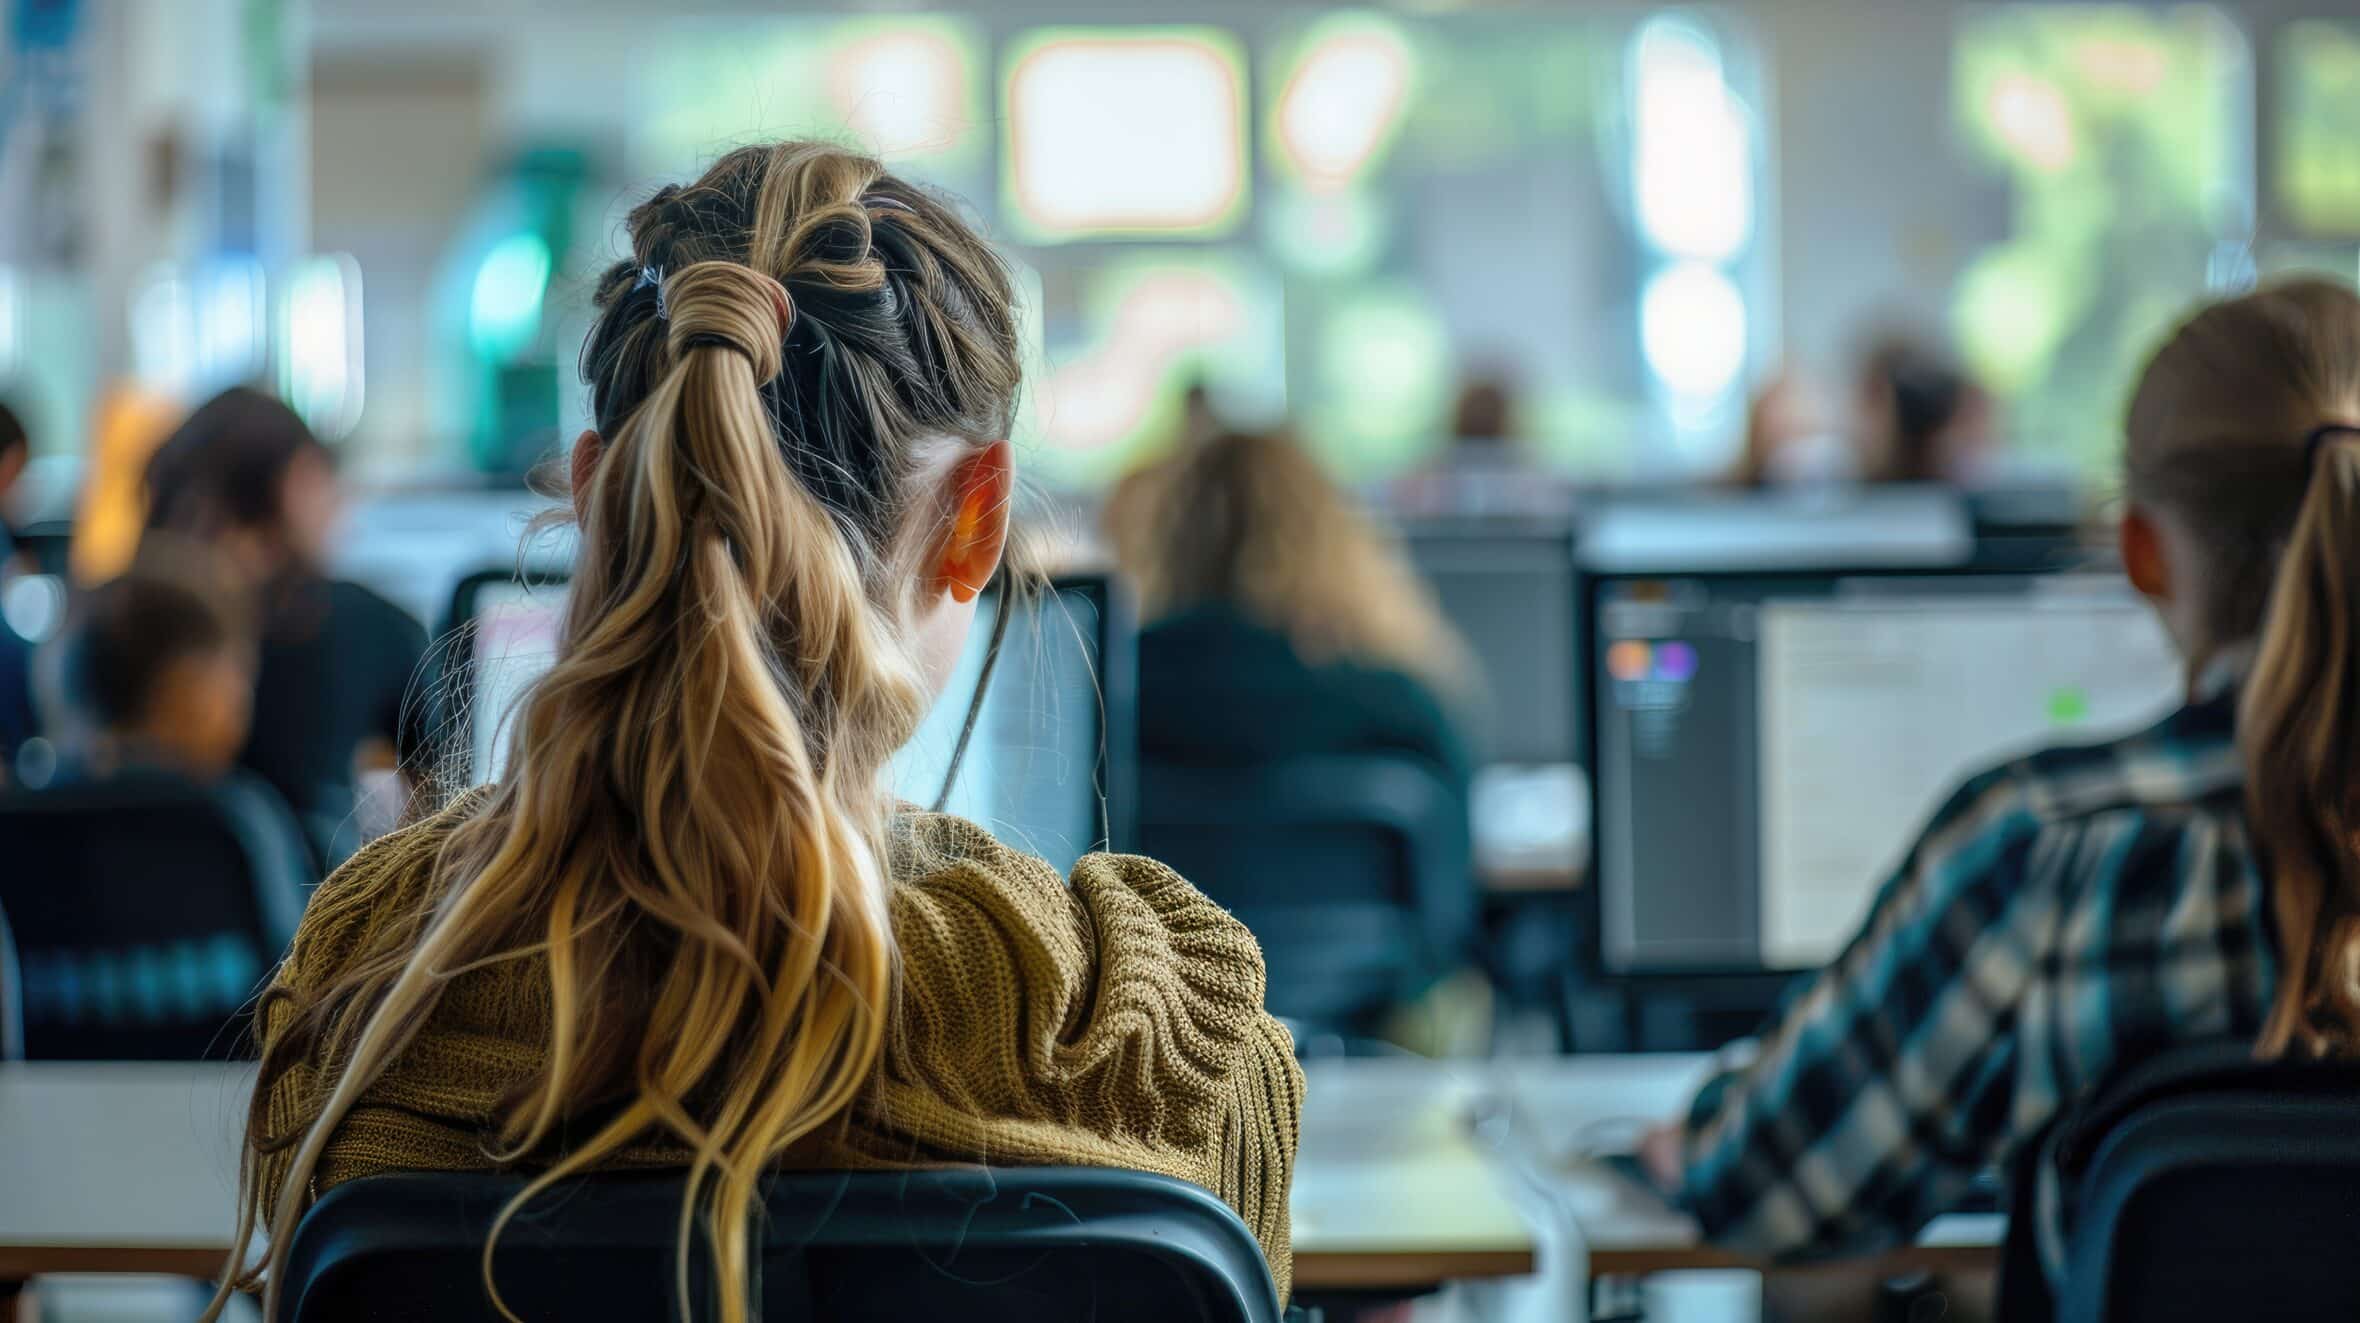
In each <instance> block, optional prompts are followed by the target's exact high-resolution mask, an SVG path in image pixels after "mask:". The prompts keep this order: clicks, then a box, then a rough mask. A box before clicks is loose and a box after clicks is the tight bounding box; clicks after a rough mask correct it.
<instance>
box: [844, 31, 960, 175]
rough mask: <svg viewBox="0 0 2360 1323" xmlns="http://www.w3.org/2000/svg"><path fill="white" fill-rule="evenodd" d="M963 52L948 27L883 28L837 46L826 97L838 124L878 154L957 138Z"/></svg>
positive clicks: (936, 145)
mask: <svg viewBox="0 0 2360 1323" xmlns="http://www.w3.org/2000/svg"><path fill="white" fill-rule="evenodd" d="M971 96H972V92H971V91H970V87H969V83H968V65H967V57H966V53H965V52H964V51H962V50H961V49H960V48H959V45H958V43H957V42H956V41H954V40H952V38H951V35H950V34H949V33H948V32H945V31H942V30H941V29H938V28H931V27H890V28H885V29H882V30H880V31H877V32H875V33H872V34H870V35H868V36H864V37H858V38H855V39H854V40H852V41H849V42H847V43H846V44H845V46H844V49H843V50H842V51H841V52H839V53H838V54H837V55H836V57H835V59H834V60H833V61H832V62H831V64H830V67H829V70H828V97H829V100H830V101H831V102H833V103H834V108H835V111H836V113H837V115H838V116H840V117H841V118H842V119H843V121H844V125H845V127H846V128H849V129H851V130H852V131H853V132H854V133H857V134H859V135H860V137H861V138H862V140H863V141H865V142H867V143H868V144H869V146H870V147H871V148H872V149H873V150H875V151H876V152H877V154H878V155H880V156H893V157H899V156H909V155H914V154H917V153H921V152H925V151H929V150H932V149H936V148H940V147H942V146H944V145H946V144H949V143H952V142H955V141H957V139H958V138H959V135H960V134H961V133H963V132H964V131H965V130H966V129H967V127H968V105H969V98H970V97H971Z"/></svg>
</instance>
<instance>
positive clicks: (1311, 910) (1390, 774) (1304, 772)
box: [1139, 755, 1480, 1035]
mask: <svg viewBox="0 0 2360 1323" xmlns="http://www.w3.org/2000/svg"><path fill="white" fill-rule="evenodd" d="M1141 787H1142V793H1141V795H1140V811H1139V840H1140V852H1141V853H1143V854H1146V855H1147V856H1149V857H1150V858H1154V859H1159V860H1161V861H1163V862H1164V863H1166V864H1169V865H1171V867H1172V868H1174V869H1175V870H1177V871H1178V872H1179V873H1180V875H1181V876H1183V877H1185V878H1187V879H1188V880H1189V881H1191V882H1193V883H1195V884H1196V886H1197V887H1198V889H1200V890H1202V891H1203V892H1204V893H1205V894H1206V895H1207V896H1209V897H1211V898H1212V899H1213V900H1214V902H1216V903H1217V904H1220V905H1221V906H1223V907H1225V908H1227V909H1228V910H1229V911H1230V912H1231V913H1233V914H1235V915H1236V916H1237V917H1238V918H1239V919H1240V920H1242V921H1244V923H1245V925H1246V926H1247V927H1248V928H1250V929H1252V930H1253V933H1254V936H1255V938H1256V940H1258V941H1259V942H1260V943H1261V944H1262V956H1263V960H1264V961H1265V963H1266V964H1267V965H1268V967H1269V971H1270V984H1269V994H1268V1004H1269V1007H1270V1010H1271V1012H1272V1013H1273V1014H1276V1015H1282V1016H1286V1017H1288V1018H1290V1019H1293V1020H1296V1021H1299V1022H1301V1023H1302V1024H1304V1025H1305V1026H1306V1027H1308V1028H1310V1029H1312V1030H1315V1031H1318V1032H1321V1033H1335V1034H1344V1035H1358V1034H1365V1033H1367V1032H1369V1031H1370V1030H1372V1029H1373V1028H1375V1027H1376V1021H1377V1020H1379V1019H1381V1018H1382V1016H1383V1014H1384V1012H1385V1011H1386V1010H1387V1009H1388V1008H1390V1007H1392V1006H1394V1005H1397V1004H1399V1002H1400V1001H1401V1000H1403V999H1404V998H1406V997H1409V996H1413V995H1415V994H1416V993H1417V992H1419V991H1421V990H1422V989H1423V988H1424V986H1425V985H1426V984H1427V983H1428V982H1430V981H1431V980H1432V979H1434V978H1437V977H1439V976H1441V975H1443V974H1445V973H1447V972H1449V971H1450V970H1451V969H1453V968H1455V967H1457V966H1458V965H1460V964H1462V963H1463V962H1464V961H1465V960H1466V959H1467V958H1468V955H1469V953H1470V947H1471V944H1472V941H1473V935H1474V931H1475V925H1476V921H1477V917H1478V906H1479V903H1480V897H1479V896H1478V895H1477V893H1476V889H1475V880H1474V872H1473V867H1472V862H1471V860H1470V857H1469V845H1468V828H1467V807H1466V803H1465V801H1464V800H1462V799H1461V798H1460V797H1459V796H1458V795H1456V794H1453V793H1452V792H1451V789H1450V787H1449V786H1448V785H1447V784H1446V783H1445V782H1444V781H1443V780H1442V778H1441V777H1440V776H1439V775H1437V774H1436V773H1435V772H1434V771H1433V770H1432V769H1430V768H1429V767H1428V766H1427V765H1426V764H1424V763H1422V762H1419V761H1417V760H1414V759H1408V758H1395V757H1356V756H1343V755H1338V756H1320V757H1305V758H1295V759H1288V760H1285V761H1282V762H1278V763H1274V764H1271V765H1268V766H1265V767H1258V768H1242V769H1229V768H1222V769H1211V768H1197V767H1179V766H1172V765H1169V764H1149V765H1148V766H1147V767H1145V768H1143V769H1142V773H1141Z"/></svg>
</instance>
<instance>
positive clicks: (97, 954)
mask: <svg viewBox="0 0 2360 1323" xmlns="http://www.w3.org/2000/svg"><path fill="white" fill-rule="evenodd" d="M269 793H270V792H269V791H268V789H267V788H265V787H262V786H260V785H257V784H253V783H248V782H243V781H236V782H231V783H228V784H225V785H222V786H214V787H208V786H200V785H197V784H195V783H193V782H189V781H185V780H182V779H180V778H178V777H173V776H168V775H164V774H160V773H159V774H145V773H143V774H135V775H131V776H125V777H121V778H117V779H113V780H108V781H102V782H94V783H90V784H82V785H70V786H63V787H58V788H53V789H46V790H35V791H21V792H16V793H12V794H7V795H0V860H5V861H6V863H5V866H4V867H0V912H5V913H6V914H7V916H8V924H9V927H10V930H11V932H12V933H13V935H14V937H15V945H16V953H17V974H18V981H19V985H20V986H19V992H20V999H21V1008H22V1015H23V1021H24V1052H25V1056H26V1057H27V1058H29V1059H31V1060H36V1061H38V1060H58V1059H76V1060H194V1059H196V1058H199V1057H205V1056H215V1057H218V1056H223V1055H227V1054H230V1053H231V1052H233V1051H234V1050H236V1049H237V1047H238V1046H239V1040H240V1039H242V1038H243V1037H244V1035H243V1034H242V1033H241V1032H240V1030H241V1029H242V1027H243V1023H244V1022H243V1018H242V1017H243V1015H244V1012H245V1007H246V1004H247V1002H248V1000H249V998H251V997H252V996H253V994H254V991H255V988H256V986H257V985H258V984H259V983H260V981H261V980H262V978H263V977H264V976H265V975H266V974H267V973H268V972H269V970H270V967H271V966H272V965H273V964H275V963H277V961H278V958H279V956H280V954H281V952H283V951H284V950H285V948H286V943H287V940H288V938H289V937H291V936H292V935H293V933H294V925H295V922H296V920H297V919H298V918H299V917H300V916H301V912H302V906H303V884H304V882H306V881H307V880H308V878H307V877H306V876H305V864H304V862H303V861H304V859H305V855H304V853H303V844H302V839H301V836H300V833H299V831H298V829H297V828H296V827H295V825H294V818H293V815H292V814H291V813H289V812H288V811H287V809H286V806H285V805H283V804H278V803H276V802H274V801H272V800H271V799H269V798H268V796H269Z"/></svg>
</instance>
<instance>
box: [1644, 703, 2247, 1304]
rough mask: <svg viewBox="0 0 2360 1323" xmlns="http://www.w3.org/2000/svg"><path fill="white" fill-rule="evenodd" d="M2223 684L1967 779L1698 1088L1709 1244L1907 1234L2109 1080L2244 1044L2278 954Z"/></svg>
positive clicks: (1810, 1247)
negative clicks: (1760, 1032)
mask: <svg viewBox="0 0 2360 1323" xmlns="http://www.w3.org/2000/svg"><path fill="white" fill-rule="evenodd" d="M2237 678H2238V677H2237V675H2236V672H2235V669H2234V668H2233V667H2231V668H2222V669H2220V670H2216V671H2215V672H2214V673H2211V674H2208V675H2207V677H2206V683H2205V684H2203V685H2200V686H2199V688H2198V695H2199V696H2198V698H2197V699H2196V701H2194V702H2192V703H2191V704H2190V705H2189V706H2187V707H2185V708H2182V709H2180V710H2179V711H2178V712H2175V713H2174V714H2173V715H2172V716H2170V717H2169V718H2167V719H2166V720H2164V721H2163V722H2162V723H2161V724H2160V725H2157V726H2155V727H2154V728H2152V729H2150V730H2147V731H2145V732H2142V733H2140V734H2138V735H2134V736H2131V737H2129V738H2127V739H2123V740H2119V741H2116V742H2113V743H2109V744H2100V745H2094V746H2089V747H2083V748H2061V749H2049V750H2045V751H2043V752H2040V753H2036V754H2033V755H2032V756H2030V757H2027V758H2024V759H2022V760H2019V761H2017V762H2013V763H2010V764H2008V765H2006V766H2003V767H2000V768H1997V769H1994V770H1992V771H1990V772H1986V773H1984V774H1983V775H1981V776H1978V777H1976V778H1974V779H1973V780H1971V781H1969V782H1968V783H1967V784H1966V785H1965V786H1964V787H1963V788H1962V789H1960V790H1959V792H1958V793H1957V794H1956V795H1954V796H1953V797H1952V798H1951V800H1950V802H1949V803H1947V804H1946V805H1944V806H1943V808H1942V809H1941V811H1940V812H1939V813H1937V814H1936V815H1935V817H1934V820H1933V822H1932V823H1931V824H1930V825H1928V826H1927V828H1926V830H1925V833H1924V834H1923V835H1922V836H1921V837H1920V838H1919V839H1918V842H1917V844H1916V845H1915V846H1914V847H1913V848H1912V849H1911V851H1910V853H1909V855H1908V857H1907V858H1905V859H1903V860H1902V862H1901V865H1900V867H1899V869H1898V870H1897V871H1896V872H1895V873H1894V875H1893V876H1892V878H1891V879H1890V880H1888V881H1887V882H1886V883H1885V885H1884V887H1883V889H1882V890H1881V891H1880V892H1879V893H1878V895H1877V898H1876V902H1875V904H1874V906H1873V907H1872V908H1871V910H1870V912H1869V916H1868V919H1867V921H1866V922H1865V923H1864V924H1863V925H1862V928H1861V931H1860V933H1859V934H1858V935H1857V936H1855V937H1854V938H1853V940H1852V942H1851V944H1850V945H1849V946H1848V947H1847V948H1846V949H1845V951H1844V953H1843V954H1842V955H1841V956H1838V957H1837V958H1836V960H1835V961H1834V963H1832V964H1830V965H1829V966H1828V967H1827V968H1825V969H1823V970H1821V971H1819V972H1818V973H1815V974H1812V975H1809V976H1806V977H1805V978H1803V979H1801V980H1799V981H1798V983H1797V985H1796V987H1795V988H1794V989H1793V990H1791V991H1790V992H1789V993H1788V995H1787V999H1786V1002H1785V1004H1784V1006H1783V1007H1782V1009H1781V1010H1780V1012H1779V1014H1778V1015H1777V1016H1776V1017H1775V1018H1774V1020H1773V1023H1772V1026H1771V1027H1770V1029H1769V1031H1768V1032H1767V1033H1766V1035H1765V1036H1764V1038H1763V1039H1762V1043H1761V1050H1760V1055H1759V1056H1758V1057H1757V1058H1756V1059H1755V1060H1754V1061H1753V1062H1752V1063H1751V1064H1750V1065H1748V1066H1747V1067H1746V1068H1744V1069H1743V1070H1739V1071H1733V1072H1730V1073H1728V1074H1724V1075H1722V1076H1719V1077H1717V1078H1715V1079H1714V1080H1712V1081H1711V1082H1709V1083H1708V1084H1707V1085H1706V1086H1705V1087H1704V1089H1703V1090H1702V1091H1701V1092H1700V1093H1699V1094H1698V1095H1697V1098H1696V1101H1695V1103H1694V1105H1693V1106H1692V1108H1691V1109H1690V1114H1689V1116H1688V1119H1687V1123H1686V1133H1685V1136H1684V1139H1685V1153H1686V1175H1685V1179H1684V1181H1683V1188H1682V1190H1681V1196H1680V1198H1681V1203H1682V1204H1683V1205H1684V1206H1685V1207H1686V1208H1687V1209H1688V1210H1689V1211H1690V1212H1692V1213H1693V1214H1695V1216H1696V1218H1697V1219H1698V1221H1699V1222H1700V1223H1701V1224H1702V1225H1703V1228H1704V1230H1705V1233H1706V1235H1707V1236H1708V1237H1709V1238H1710V1239H1711V1240H1713V1241H1714V1242H1716V1243H1718V1244H1721V1245H1724V1246H1727V1247H1729V1248H1732V1249H1737V1250H1741V1251H1745V1252H1749V1253H1754V1254H1760V1255H1765V1256H1779V1257H1808V1256H1818V1255H1831V1254H1850V1253H1864V1252H1870V1251H1875V1250H1879V1249H1884V1248H1888V1247H1891V1246H1894V1245H1897V1244H1904V1243H1907V1242H1908V1241H1909V1240H1910V1239H1911V1238H1912V1237H1913V1236H1914V1235H1915V1234H1916V1232H1917V1231H1918V1230H1919V1228H1921V1227H1922V1226H1924V1225H1925V1223H1927V1222H1928V1221H1930V1220H1932V1219H1933V1218H1935V1217H1937V1216H1939V1215H1940V1214H1942V1213H1943V1212H1945V1211H1947V1210H1949V1209H1950V1208H1951V1207H1953V1206H1954V1205H1955V1204H1956V1203H1957V1202H1958V1201H1959V1200H1960V1198H1961V1196H1962V1195H1964V1194H1965V1193H1966V1191H1967V1188H1968V1186H1969V1185H1970V1184H1971V1183H1972V1182H1973V1180H1974V1179H1975V1176H1976V1174H1977V1173H1978V1172H1980V1171H1982V1170H1983V1169H1984V1168H1986V1167H1988V1166H1990V1165H1991V1164H1992V1163H1994V1162H1996V1161H2004V1160H2005V1159H2007V1158H2008V1157H2010V1156H2011V1155H2012V1153H2013V1151H2014V1149H2015V1147H2016V1145H2018V1144H2020V1143H2023V1142H2025V1141H2028V1140H2030V1139H2032V1138H2033V1137H2035V1136H2036V1135H2037V1134H2038V1133H2039V1132H2040V1130H2041V1128H2042V1127H2043V1126H2044V1125H2046V1124H2047V1123H2048V1122H2049V1121H2050V1120H2051V1119H2052V1118H2054V1117H2055V1116H2056V1115H2057V1114H2058V1112H2059V1111H2060V1110H2062V1109H2063V1108H2065V1107H2067V1106H2069V1105H2070V1104H2071V1103H2072V1102H2073V1101H2074V1099H2075V1098H2076V1097H2077V1096H2078V1095H2079V1094H2080V1093H2081V1092H2083V1091H2084V1090H2086V1089H2088V1088H2091V1087H2094V1086H2095V1085H2096V1084H2098V1083H2100V1082H2101V1081H2103V1080H2104V1079H2105V1078H2106V1077H2107V1076H2108V1075H2109V1074H2110V1073H2111V1072H2112V1071H2113V1070H2114V1069H2115V1068H2116V1067H2117V1065H2118V1063H2127V1062H2130V1061H2133V1060H2136V1059H2137V1058H2139V1057H2142V1056H2145V1055H2147V1054H2150V1053H2152V1052H2155V1051H2157V1050H2159V1049H2162V1048H2165V1047H2168V1046H2172V1045H2174V1044H2177V1043H2181V1042H2185V1041H2188V1040H2193V1039H2205V1038H2219V1037H2222V1036H2252V1035H2254V1034H2257V1033H2258V1032H2259V1031H2260V1029H2261V1024H2262V1020H2263V1018H2264V1015H2265V1013H2266V1011H2267V1009H2268V1006H2269V996H2270V987H2271V979H2272V977H2273V974H2274V967H2275V958H2274V955H2273V953H2272V951H2271V948H2270V937H2269V927H2268V917H2267V915H2268V909H2267V899H2266V889H2265V887H2264V885H2263V883H2262V880H2261V877H2260V875H2259V872H2258V869H2257V867H2256V864H2255V862H2254V859H2253V855H2252V850H2251V847H2250V846H2249V844H2248V841H2247V837H2246V829H2245V822H2244V816H2243V813H2242V811H2241V807H2240V803H2241V801H2240V796H2241V793H2242V791H2241V786H2242V781H2243V776H2242V771H2241V768H2240V766H2239V762H2238V756H2237V749H2236V744H2235V739H2234V733H2233V729H2232V727H2233V723H2234V720H2235V717H2236V707H2237V704H2236V680H2237Z"/></svg>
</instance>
